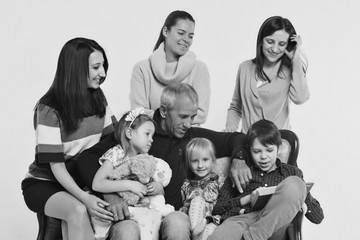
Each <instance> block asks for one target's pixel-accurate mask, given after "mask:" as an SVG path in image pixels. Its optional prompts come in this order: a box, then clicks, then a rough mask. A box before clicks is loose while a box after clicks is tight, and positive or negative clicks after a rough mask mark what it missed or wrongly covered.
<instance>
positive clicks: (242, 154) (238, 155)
mask: <svg viewBox="0 0 360 240" xmlns="http://www.w3.org/2000/svg"><path fill="white" fill-rule="evenodd" d="M234 158H237V159H240V160H244V161H246V160H247V154H246V153H245V152H244V151H243V150H240V151H238V152H237V153H235V156H234Z"/></svg>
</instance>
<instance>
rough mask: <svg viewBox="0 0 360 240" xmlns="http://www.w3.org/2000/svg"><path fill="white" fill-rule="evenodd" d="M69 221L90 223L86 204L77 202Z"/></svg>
mask: <svg viewBox="0 0 360 240" xmlns="http://www.w3.org/2000/svg"><path fill="white" fill-rule="evenodd" d="M67 221H68V222H71V223H72V224H78V225H82V224H83V223H84V222H86V223H88V222H89V221H90V219H89V214H88V212H87V209H86V206H85V205H84V204H82V203H78V204H75V205H74V206H73V208H72V210H71V211H70V215H69V218H68V219H67Z"/></svg>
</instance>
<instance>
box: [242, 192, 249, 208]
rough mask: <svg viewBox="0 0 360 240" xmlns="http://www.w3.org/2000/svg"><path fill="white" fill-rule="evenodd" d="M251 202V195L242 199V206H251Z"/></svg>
mask: <svg viewBox="0 0 360 240" xmlns="http://www.w3.org/2000/svg"><path fill="white" fill-rule="evenodd" d="M250 201H251V195H250V194H249V195H246V196H244V197H242V198H240V203H241V206H245V205H247V204H249V203H250Z"/></svg>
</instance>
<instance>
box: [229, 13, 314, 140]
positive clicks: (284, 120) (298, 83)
mask: <svg viewBox="0 0 360 240" xmlns="http://www.w3.org/2000/svg"><path fill="white" fill-rule="evenodd" d="M301 43H302V40H301V37H300V35H297V34H296V31H295V28H294V27H293V25H292V24H291V22H290V21H289V20H288V19H286V18H283V17H280V16H273V17H270V18H268V19H266V20H265V22H264V23H263V24H262V26H261V27H260V30H259V33H258V37H257V44H256V57H255V58H254V59H252V60H247V61H244V62H242V63H241V64H240V66H239V69H238V74H237V78H236V85H235V90H234V94H233V98H232V101H231V104H230V107H229V109H228V113H227V118H226V127H225V128H226V131H228V132H233V131H236V130H237V129H238V126H239V123H240V121H241V131H242V132H244V133H246V132H247V131H248V129H249V127H250V126H251V124H253V123H254V122H256V121H258V120H260V119H267V120H270V121H272V122H274V123H275V124H276V126H277V127H278V128H279V129H289V128H290V123H289V105H290V100H291V101H292V102H293V103H295V104H302V103H304V102H306V101H307V100H308V98H309V96H310V93H309V88H308V85H307V80H306V70H307V60H306V58H305V56H304V54H303V53H302V52H301V50H300V46H301Z"/></svg>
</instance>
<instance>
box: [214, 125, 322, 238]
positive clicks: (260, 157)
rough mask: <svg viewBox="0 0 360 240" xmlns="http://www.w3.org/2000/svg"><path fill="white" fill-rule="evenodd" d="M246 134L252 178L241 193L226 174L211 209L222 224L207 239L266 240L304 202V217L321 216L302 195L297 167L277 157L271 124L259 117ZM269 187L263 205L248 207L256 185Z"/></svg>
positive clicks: (277, 143)
mask: <svg viewBox="0 0 360 240" xmlns="http://www.w3.org/2000/svg"><path fill="white" fill-rule="evenodd" d="M247 135H248V146H249V151H250V154H251V157H252V163H250V164H249V166H250V170H251V173H252V177H253V178H252V180H251V181H250V183H249V185H248V186H247V187H246V189H245V191H244V192H243V193H239V192H238V190H237V188H233V187H232V182H231V179H230V178H229V177H228V178H227V179H226V180H225V183H224V185H223V187H222V188H221V190H220V193H219V199H218V201H217V204H216V205H215V207H214V209H213V212H212V214H213V215H220V216H221V221H222V223H221V225H220V226H219V227H217V228H216V230H215V231H214V233H213V234H212V235H211V236H210V237H209V240H214V239H221V240H223V239H228V240H231V239H245V240H248V239H268V238H269V237H271V236H272V235H273V233H274V232H276V231H277V230H279V229H280V228H281V227H283V226H286V225H288V224H289V223H290V222H291V221H292V220H293V218H294V217H295V215H296V214H297V212H298V211H299V210H300V209H301V207H302V204H303V203H304V201H305V203H306V205H307V209H308V210H307V212H306V214H305V216H306V217H307V218H308V219H309V220H310V221H311V222H313V223H316V224H319V223H320V222H321V221H322V220H323V218H324V215H323V210H322V208H321V206H320V204H319V202H318V201H317V200H316V199H315V198H313V197H312V196H311V194H310V193H308V194H306V187H305V183H304V180H303V179H302V177H303V174H302V172H301V170H300V169H298V168H297V167H295V166H291V165H288V164H285V163H282V162H281V161H280V160H279V159H278V158H277V155H278V150H279V147H280V145H281V136H280V132H279V130H278V129H277V127H276V126H275V124H274V123H272V122H271V121H268V120H260V121H258V122H256V123H254V124H253V125H252V126H251V128H250V129H249V131H248V134H247ZM270 186H277V188H276V190H275V193H274V194H273V195H272V197H271V198H270V200H269V201H268V203H267V204H266V206H265V207H264V208H263V209H252V208H251V204H250V201H251V193H252V192H253V191H254V190H255V189H257V188H259V187H270Z"/></svg>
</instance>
